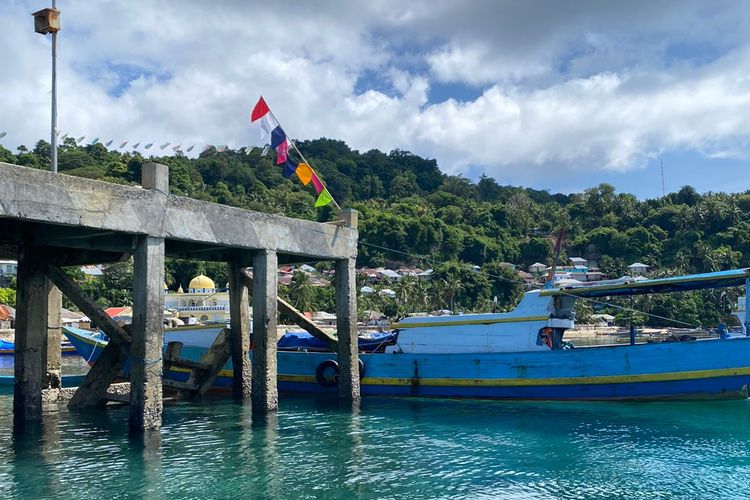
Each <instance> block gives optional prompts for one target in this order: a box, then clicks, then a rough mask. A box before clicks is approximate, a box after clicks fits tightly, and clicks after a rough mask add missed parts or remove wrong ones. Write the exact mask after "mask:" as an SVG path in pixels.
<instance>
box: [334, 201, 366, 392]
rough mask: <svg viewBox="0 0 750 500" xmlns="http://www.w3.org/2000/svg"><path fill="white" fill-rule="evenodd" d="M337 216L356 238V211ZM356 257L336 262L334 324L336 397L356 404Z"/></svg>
mask: <svg viewBox="0 0 750 500" xmlns="http://www.w3.org/2000/svg"><path fill="white" fill-rule="evenodd" d="M340 217H341V219H342V222H343V225H344V227H346V228H348V229H349V230H351V231H353V232H354V234H353V236H354V238H356V237H357V226H358V223H359V217H358V213H357V211H356V210H351V209H345V210H342V211H341V214H340ZM355 264H356V258H354V257H350V258H348V259H340V260H337V261H336V317H337V318H336V325H337V328H336V330H337V333H338V339H339V342H338V359H339V361H338V362H339V397H340V398H341V399H342V400H344V401H359V399H360V388H359V380H360V378H361V374H360V365H359V355H358V354H359V344H358V342H357V281H356V268H355Z"/></svg>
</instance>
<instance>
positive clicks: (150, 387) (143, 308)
mask: <svg viewBox="0 0 750 500" xmlns="http://www.w3.org/2000/svg"><path fill="white" fill-rule="evenodd" d="M163 286H164V238H156V237H153V236H139V237H138V241H137V245H136V249H135V254H134V269H133V326H132V337H133V342H132V345H131V350H130V353H131V354H130V429H131V430H132V431H142V430H149V429H158V428H160V427H161V420H162V383H161V377H162V344H163V337H164V335H163V331H162V328H163V325H162V324H163V314H164V304H163V302H162V291H163Z"/></svg>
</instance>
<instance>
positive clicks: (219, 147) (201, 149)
mask: <svg viewBox="0 0 750 500" xmlns="http://www.w3.org/2000/svg"><path fill="white" fill-rule="evenodd" d="M7 135H8V132H4V131H3V132H0V139H3V138H4V137H6V136H7ZM56 135H57V137H58V138H59V139H60V141H61V142H64V141H65V140H67V139H72V140H73V142H75V143H76V145H78V146H81V145H83V143H84V141H85V140H86V136H85V135H82V136H80V137H78V138H76V137H75V136H74V135H73V134H68V133H65V134H62V135H61V134H60V131H59V130H58V131H57V134H56ZM94 144H102V145H103V146H104V147H106V148H107V149H114V150H118V149H132V150H133V151H136V150H138V149H139V148H141V149H143V150H144V151H147V150H149V149H151V148H153V150H154V151H156V150H157V148H158V149H160V150H162V151H163V150H165V149H167V148H168V147H169V146H172V147H171V148H170V149H171V150H172V151H173V152H175V153H190V152H192V151H193V150H194V149H195V150H196V152H198V153H199V154H203V153H205V152H206V151H208V150H210V149H212V148H213V149H214V150H216V152H217V153H223V152H224V151H226V150H227V149H229V146H228V145H227V144H204V143H193V144H191V145H190V146H188V147H186V148H184V149H183V147H182V143H179V144H175V143H173V142H165V143H162V144H159V143H157V142H156V141H152V142H146V141H137V142H136V141H133V142H130V141H122V142H121V143H120V144H119V145H117V146H113V144H115V140H114V139H109V140H108V141H106V142H105V141H102V140H100V138H99V137H94V138H93V139H91V140H90V141H89V142H88V145H94ZM128 144H130V146H129V147H128ZM243 147H244V149H245V153H246V154H250V153H251V152H252V151H253V150H254V149H255V147H254V146H242V147H240V149H242V148H243Z"/></svg>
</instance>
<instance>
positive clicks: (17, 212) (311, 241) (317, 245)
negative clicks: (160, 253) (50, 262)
mask: <svg viewBox="0 0 750 500" xmlns="http://www.w3.org/2000/svg"><path fill="white" fill-rule="evenodd" d="M0 218H12V219H22V220H24V221H36V222H45V223H53V224H63V225H69V226H80V227H87V228H92V229H102V230H107V231H121V232H125V233H131V234H149V235H151V236H156V237H160V238H166V239H168V240H180V241H185V242H197V243H204V244H215V245H220V246H223V247H227V246H228V247H235V248H245V249H252V250H259V249H270V250H273V251H275V252H278V253H284V254H291V255H303V256H309V257H317V258H323V259H342V258H350V257H353V256H355V255H356V253H357V231H356V229H354V228H350V227H339V226H335V225H330V224H320V223H317V222H311V221H305V220H299V219H292V218H289V217H282V216H278V215H271V214H265V213H260V212H253V211H249V210H242V209H239V208H232V207H228V206H225V205H219V204H216V203H208V202H204V201H198V200H193V199H190V198H183V197H178V196H173V195H167V194H165V192H161V191H158V190H156V189H142V188H140V187H127V186H121V185H118V184H111V183H107V182H101V181H94V180H90V179H83V178H80V177H71V176H66V175H64V174H53V173H51V172H46V171H43V170H35V169H31V168H26V167H19V166H17V165H10V164H7V163H0Z"/></svg>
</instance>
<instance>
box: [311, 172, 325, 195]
mask: <svg viewBox="0 0 750 500" xmlns="http://www.w3.org/2000/svg"><path fill="white" fill-rule="evenodd" d="M312 183H313V186H314V187H315V192H316V193H318V194H320V192H321V191H323V190H324V189H325V188H326V187H325V186H324V185H323V181H321V180H320V178H319V177H318V174H316V173H315V172H313V173H312Z"/></svg>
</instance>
